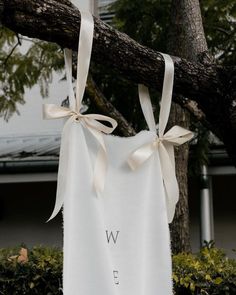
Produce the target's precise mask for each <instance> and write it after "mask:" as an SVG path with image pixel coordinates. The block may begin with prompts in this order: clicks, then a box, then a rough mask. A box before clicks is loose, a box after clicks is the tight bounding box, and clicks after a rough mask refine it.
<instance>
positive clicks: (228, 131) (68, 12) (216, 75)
mask: <svg viewBox="0 0 236 295" xmlns="http://www.w3.org/2000/svg"><path fill="white" fill-rule="evenodd" d="M0 12H2V13H0V18H1V20H0V21H1V22H2V24H3V25H5V26H7V27H8V28H10V29H12V30H14V31H16V32H18V33H20V34H23V35H26V36H28V37H32V38H39V39H42V40H46V41H50V42H56V43H58V44H59V45H60V46H62V47H68V48H71V49H73V50H77V42H78V36H79V27H80V13H79V11H78V10H77V9H76V8H75V7H74V6H73V5H72V4H71V3H69V1H67V0H61V1H56V0H37V1H32V0H0ZM92 59H93V60H94V61H96V62H97V63H103V64H105V65H106V66H108V67H109V66H110V67H112V68H114V69H116V70H117V71H118V72H120V73H121V74H122V75H123V76H124V77H126V78H127V79H130V80H132V81H133V82H135V83H143V84H145V85H146V86H148V87H152V88H155V89H157V90H161V89H162V82H163V78H162V77H163V72H164V64H163V60H162V57H161V55H160V54H159V53H158V52H156V51H154V50H152V49H149V48H147V47H144V46H142V45H140V44H138V43H137V42H135V41H134V40H132V39H131V38H129V37H128V36H127V35H126V34H123V33H120V32H118V31H116V30H115V29H114V28H112V27H110V26H109V25H107V24H105V23H103V22H102V21H101V20H99V19H96V18H95V33H94V46H93V52H92ZM173 60H174V62H175V84H174V85H175V86H174V93H175V95H181V96H183V97H188V98H190V99H192V100H195V101H196V102H197V103H198V106H199V108H200V109H201V110H202V111H203V112H204V113H205V115H206V119H207V121H208V122H209V125H210V127H211V131H213V132H214V133H215V134H216V135H217V136H218V137H219V138H220V139H221V140H223V141H224V143H225V144H226V147H227V149H228V151H229V153H230V154H231V156H232V158H233V159H234V162H235V163H236V126H235V120H234V122H231V118H235V114H234V113H236V110H235V109H234V108H233V109H232V106H231V105H232V101H233V98H235V96H234V97H233V95H235V84H232V81H234V79H235V77H233V76H232V74H234V75H235V72H234V70H233V69H232V68H229V69H224V68H223V67H220V66H216V65H215V64H209V65H204V64H201V63H199V62H190V61H188V60H186V59H182V58H179V57H173ZM229 84H230V85H231V86H230V87H229ZM229 89H230V91H231V93H229ZM232 110H233V113H232Z"/></svg>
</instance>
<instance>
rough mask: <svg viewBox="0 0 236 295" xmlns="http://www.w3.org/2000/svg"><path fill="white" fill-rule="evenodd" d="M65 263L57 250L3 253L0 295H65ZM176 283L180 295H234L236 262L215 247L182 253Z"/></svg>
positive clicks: (177, 257)
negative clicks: (62, 288) (63, 270)
mask: <svg viewBox="0 0 236 295" xmlns="http://www.w3.org/2000/svg"><path fill="white" fill-rule="evenodd" d="M22 249H23V251H22ZM62 262H63V254H62V251H61V250H60V249H57V248H47V247H42V246H40V247H34V248H32V249H31V250H27V249H26V248H20V247H17V248H14V249H0V294H4V295H5V294H11V295H23V294H26V295H39V294H40V295H42V294H44V295H59V294H62V291H61V287H62V279H61V278H62ZM173 281H174V290H175V294H176V295H185V294H186V295H188V294H189V295H208V294H209V295H233V294H236V261H235V260H233V259H228V258H227V257H226V256H225V254H224V252H223V251H222V250H219V249H217V248H215V247H204V248H202V250H201V251H200V253H198V254H196V255H193V254H186V253H181V254H178V255H175V256H174V257H173Z"/></svg>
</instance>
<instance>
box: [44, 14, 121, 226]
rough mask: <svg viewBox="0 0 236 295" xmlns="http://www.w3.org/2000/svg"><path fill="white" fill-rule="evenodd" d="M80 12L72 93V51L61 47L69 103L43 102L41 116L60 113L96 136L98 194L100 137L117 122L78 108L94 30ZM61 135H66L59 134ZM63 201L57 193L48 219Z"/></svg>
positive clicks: (97, 183) (98, 187)
mask: <svg viewBox="0 0 236 295" xmlns="http://www.w3.org/2000/svg"><path fill="white" fill-rule="evenodd" d="M80 13H81V26H80V35H79V45H78V61H77V83H76V96H75V95H74V90H73V83H72V51H71V50H69V49H65V51H64V56H65V68H66V77H67V82H68V88H69V103H70V107H69V108H65V107H60V106H57V105H54V104H46V105H44V106H43V117H44V118H45V119H58V118H64V117H69V120H71V119H74V121H75V122H76V123H81V124H83V126H84V127H86V128H87V129H88V130H89V131H90V133H91V134H92V135H93V136H94V138H95V139H96V140H97V142H98V144H99V149H98V154H97V158H96V162H95V167H94V180H93V181H94V188H95V191H96V193H97V195H98V196H99V195H100V194H101V193H102V192H103V190H104V185H105V177H106V171H107V151H106V146H105V142H104V138H103V133H105V134H110V133H112V132H113V131H114V129H115V128H116V126H117V122H116V121H115V120H114V119H112V118H110V117H107V116H103V115H99V114H82V113H81V112H80V109H81V104H82V100H83V96H84V92H85V87H86V81H87V77H88V72H89V65H90V59H91V53H92V44H93V31H94V21H93V16H92V15H91V14H90V13H89V12H83V11H81V12H80ZM102 122H106V123H108V124H110V126H107V125H105V124H103V123H102ZM63 136H67V135H66V134H63ZM61 161H62V159H61V154H60V163H61ZM62 162H63V161H62ZM63 164H64V162H63V163H62V164H60V165H62V166H63ZM63 201H64V200H63V196H61V195H60V194H57V197H56V203H55V207H54V210H53V213H52V215H51V217H50V218H49V220H51V219H52V218H54V217H55V216H56V215H57V213H58V212H59V210H60V209H61V207H62V205H63Z"/></svg>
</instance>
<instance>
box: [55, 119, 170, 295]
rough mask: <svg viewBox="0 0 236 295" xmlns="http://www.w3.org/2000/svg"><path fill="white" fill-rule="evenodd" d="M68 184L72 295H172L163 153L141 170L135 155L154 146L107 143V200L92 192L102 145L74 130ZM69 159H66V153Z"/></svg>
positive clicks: (140, 140)
mask: <svg viewBox="0 0 236 295" xmlns="http://www.w3.org/2000/svg"><path fill="white" fill-rule="evenodd" d="M64 133H65V134H66V137H64V136H63V142H62V149H64V148H65V149H66V151H67V154H66V158H67V161H66V162H64V163H65V164H66V167H63V168H62V169H63V171H64V173H63V174H66V178H65V175H63V176H62V179H60V178H59V183H60V182H62V183H63V192H62V193H63V194H64V195H65V200H64V234H65V235H64V255H65V258H64V294H65V295H84V294H86V295H115V294H116V295H118V294H119V295H130V294H135V295H146V294H148V295H156V294H162V295H170V294H172V284H171V254H170V239H169V229H168V222H167V210H166V202H165V194H164V189H163V181H162V176H161V170H160V161H159V157H158V153H157V152H156V153H155V154H154V155H153V158H152V159H151V160H150V161H147V162H146V163H145V164H144V165H143V166H142V167H141V168H140V169H138V170H136V171H132V170H131V169H130V167H129V165H128V164H127V158H128V157H129V155H130V153H131V152H132V151H133V150H135V149H137V148H138V147H139V146H141V145H143V144H146V143H148V142H150V141H153V140H154V139H155V136H156V134H155V133H152V132H148V131H144V132H141V133H139V134H137V135H136V136H135V137H131V138H119V137H115V136H106V137H105V144H106V147H107V153H108V162H109V168H108V172H107V176H106V184H105V189H104V192H103V195H102V197H99V198H98V197H97V195H96V193H95V191H94V190H93V185H92V183H93V170H94V162H95V158H96V155H97V149H98V146H97V143H96V141H95V140H94V138H93V136H92V135H91V134H90V132H88V130H86V129H85V128H83V127H82V126H81V125H80V124H76V123H75V122H67V125H66V126H65V129H64ZM63 154H64V152H63Z"/></svg>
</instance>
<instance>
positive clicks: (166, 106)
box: [128, 54, 193, 223]
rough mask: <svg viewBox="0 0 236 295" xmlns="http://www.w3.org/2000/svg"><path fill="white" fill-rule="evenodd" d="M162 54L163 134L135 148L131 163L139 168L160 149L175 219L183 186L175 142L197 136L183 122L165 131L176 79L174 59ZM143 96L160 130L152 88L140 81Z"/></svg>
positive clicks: (149, 116)
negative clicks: (151, 94)
mask: <svg viewBox="0 0 236 295" xmlns="http://www.w3.org/2000/svg"><path fill="white" fill-rule="evenodd" d="M162 55H163V57H164V61H165V74H164V83H163V90H162V99H161V105H160V116H159V136H158V135H156V137H155V139H154V141H153V142H150V143H147V144H144V145H143V146H141V147H140V148H138V149H137V150H135V151H134V152H133V153H132V154H131V155H130V157H129V159H128V164H129V165H130V167H131V168H132V169H133V170H136V169H137V168H139V167H140V166H141V165H142V164H143V163H144V162H145V161H147V160H148V159H149V158H150V157H151V156H152V155H153V153H155V152H158V153H159V158H160V164H161V172H162V177H163V183H164V188H165V194H166V206H167V217H168V222H169V223H171V222H172V220H173V218H174V214H175V206H176V203H177V202H178V199H179V186H178V182H177V179H176V174H175V159H174V146H179V145H181V144H183V143H185V142H187V141H189V140H190V139H191V138H192V137H193V133H192V132H191V131H189V130H187V129H184V128H182V127H180V126H174V127H172V128H171V129H170V130H169V131H168V132H166V133H164V131H165V128H166V125H167V122H168V118H169V114H170V107H171V99H172V91H173V83H174V63H173V61H172V59H171V57H170V56H169V55H166V54H162ZM139 98H140V103H141V107H142V110H143V113H144V117H145V119H146V121H147V124H148V127H149V129H150V131H153V132H155V133H156V124H155V119H154V115H153V110H152V105H151V100H150V95H149V91H148V88H147V87H146V86H144V85H139Z"/></svg>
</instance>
